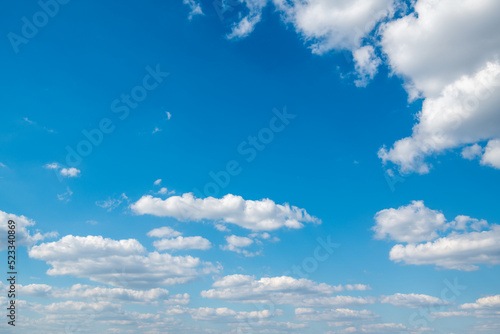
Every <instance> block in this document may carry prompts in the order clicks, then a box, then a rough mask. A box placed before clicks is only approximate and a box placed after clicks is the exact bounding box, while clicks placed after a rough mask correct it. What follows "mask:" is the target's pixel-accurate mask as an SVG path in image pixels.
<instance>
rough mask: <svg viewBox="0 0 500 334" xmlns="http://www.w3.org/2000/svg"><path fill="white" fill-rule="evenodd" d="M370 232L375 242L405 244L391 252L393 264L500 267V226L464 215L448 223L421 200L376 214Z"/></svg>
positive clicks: (473, 267)
mask: <svg viewBox="0 0 500 334" xmlns="http://www.w3.org/2000/svg"><path fill="white" fill-rule="evenodd" d="M373 230H374V231H375V238H377V239H383V238H387V239H392V240H394V241H396V242H405V243H407V244H406V245H402V244H397V245H395V246H394V247H393V248H392V249H391V251H390V253H389V258H390V259H391V260H392V261H395V262H404V263H407V264H414V265H424V264H433V265H436V266H438V267H442V268H446V269H457V270H466V271H471V270H477V269H478V266H477V265H478V264H488V265H497V264H500V244H499V243H498V242H497V241H498V240H499V238H500V226H499V225H496V224H488V222H486V221H485V220H479V219H475V218H471V217H468V216H463V215H459V216H457V217H455V219H454V220H453V221H451V222H447V221H446V219H445V217H444V215H443V214H442V213H440V212H438V211H435V210H431V209H429V208H427V207H426V206H425V205H424V203H423V202H422V201H413V202H412V203H411V204H409V205H407V206H402V207H399V208H397V209H385V210H382V211H379V212H378V213H377V214H376V215H375V226H374V227H373Z"/></svg>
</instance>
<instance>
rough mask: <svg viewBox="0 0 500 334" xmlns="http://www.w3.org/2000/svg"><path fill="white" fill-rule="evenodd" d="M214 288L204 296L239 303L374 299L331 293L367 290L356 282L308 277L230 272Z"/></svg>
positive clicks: (311, 303) (342, 302)
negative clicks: (329, 281)
mask: <svg viewBox="0 0 500 334" xmlns="http://www.w3.org/2000/svg"><path fill="white" fill-rule="evenodd" d="M213 287H214V289H210V290H205V291H202V292H201V296H202V297H205V298H211V299H218V300H226V301H234V302H240V303H269V304H293V305H300V306H314V307H331V306H339V305H340V306H345V305H364V304H370V303H372V302H373V301H372V299H371V298H360V297H359V298H357V297H350V296H330V295H332V294H334V293H336V292H340V291H344V290H361V291H362V290H367V289H369V287H368V286H366V285H362V284H357V285H348V286H342V285H338V286H331V285H328V284H325V283H316V282H314V281H311V280H308V279H304V278H302V279H295V278H293V277H288V276H281V277H263V278H261V279H258V280H256V279H255V277H254V276H248V275H229V276H225V277H223V278H222V279H220V280H218V281H216V282H214V284H213Z"/></svg>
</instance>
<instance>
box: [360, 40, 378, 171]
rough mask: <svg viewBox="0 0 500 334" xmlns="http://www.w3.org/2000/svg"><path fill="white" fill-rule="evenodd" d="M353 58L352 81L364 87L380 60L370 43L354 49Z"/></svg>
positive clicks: (374, 72) (372, 76) (375, 72)
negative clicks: (354, 74) (353, 70)
mask: <svg viewBox="0 0 500 334" xmlns="http://www.w3.org/2000/svg"><path fill="white" fill-rule="evenodd" d="M353 59H354V69H355V70H356V73H357V74H358V79H357V80H356V81H354V83H355V84H356V86H357V87H366V86H367V85H368V83H369V82H370V81H371V80H372V79H373V78H374V77H375V75H376V74H377V72H378V67H379V65H380V64H381V62H382V61H381V60H380V58H378V57H377V56H376V55H375V48H374V47H373V46H371V45H366V46H363V47H361V48H359V49H357V50H355V51H354V52H353ZM355 163H357V161H356V162H355Z"/></svg>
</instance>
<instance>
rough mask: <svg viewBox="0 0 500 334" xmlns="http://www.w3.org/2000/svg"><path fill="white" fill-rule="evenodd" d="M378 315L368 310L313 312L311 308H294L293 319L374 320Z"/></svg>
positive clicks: (344, 309)
mask: <svg viewBox="0 0 500 334" xmlns="http://www.w3.org/2000/svg"><path fill="white" fill-rule="evenodd" d="M377 317H378V315H376V314H375V313H373V312H372V311H369V310H351V309H347V308H338V309H326V310H315V309H313V308H296V309H295V318H296V319H297V320H299V321H334V320H335V321H346V320H363V319H374V318H377Z"/></svg>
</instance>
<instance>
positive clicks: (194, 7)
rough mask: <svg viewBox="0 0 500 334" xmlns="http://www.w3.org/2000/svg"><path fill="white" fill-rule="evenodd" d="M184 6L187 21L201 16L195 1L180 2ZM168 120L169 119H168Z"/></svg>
mask: <svg viewBox="0 0 500 334" xmlns="http://www.w3.org/2000/svg"><path fill="white" fill-rule="evenodd" d="M182 2H183V3H184V4H185V5H188V6H189V9H190V10H191V11H190V12H189V19H190V20H191V19H192V18H193V17H194V16H196V15H203V11H202V10H201V5H200V4H199V2H198V1H196V0H182ZM169 119H170V117H169Z"/></svg>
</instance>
